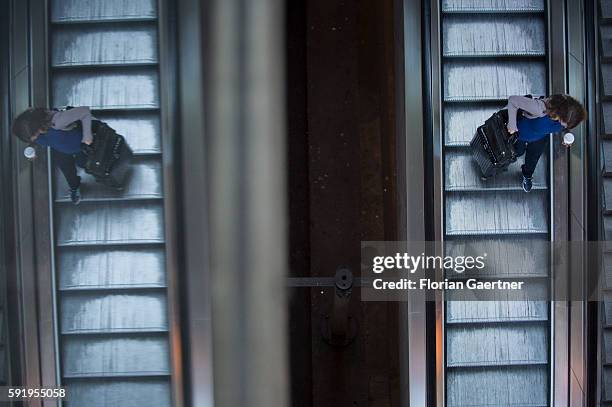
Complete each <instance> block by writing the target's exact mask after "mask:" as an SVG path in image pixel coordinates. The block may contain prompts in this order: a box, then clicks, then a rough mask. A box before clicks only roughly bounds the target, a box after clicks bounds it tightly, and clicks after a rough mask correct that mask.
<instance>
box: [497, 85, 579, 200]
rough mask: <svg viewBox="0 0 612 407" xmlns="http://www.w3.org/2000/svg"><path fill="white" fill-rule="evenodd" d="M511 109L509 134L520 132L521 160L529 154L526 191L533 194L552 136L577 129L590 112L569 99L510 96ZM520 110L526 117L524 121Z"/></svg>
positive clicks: (509, 104) (558, 96)
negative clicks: (542, 157)
mask: <svg viewBox="0 0 612 407" xmlns="http://www.w3.org/2000/svg"><path fill="white" fill-rule="evenodd" d="M507 109H508V132H509V133H510V134H514V133H516V132H517V131H518V139H517V141H516V144H515V145H514V147H515V148H516V153H517V155H518V156H519V157H520V156H522V155H523V154H525V163H524V164H523V165H522V166H521V170H522V173H523V190H524V191H525V192H529V191H531V187H532V184H533V183H532V178H533V172H534V171H535V168H536V165H537V164H538V160H539V159H540V156H541V155H542V152H544V149H545V148H546V145H547V142H548V135H549V134H551V133H558V132H565V131H567V130H569V129H573V128H574V127H576V126H578V125H579V124H580V122H582V121H583V120H584V119H585V118H586V115H587V112H586V110H585V109H584V107H583V106H582V105H581V104H580V102H578V101H577V100H576V99H574V98H573V97H571V96H568V95H552V96H550V97H547V98H542V99H533V98H530V97H528V96H510V97H509V98H508V106H507ZM519 110H520V111H521V113H522V114H521V115H520V117H518V116H519V115H518V112H519ZM565 145H566V147H569V146H570V144H565Z"/></svg>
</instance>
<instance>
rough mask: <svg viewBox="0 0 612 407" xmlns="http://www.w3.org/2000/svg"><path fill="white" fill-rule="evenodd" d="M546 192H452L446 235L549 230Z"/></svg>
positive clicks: (448, 200) (527, 232)
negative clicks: (544, 194) (544, 193)
mask: <svg viewBox="0 0 612 407" xmlns="http://www.w3.org/2000/svg"><path fill="white" fill-rule="evenodd" d="M543 192H544V191H537V190H536V191H532V192H530V193H525V192H523V191H518V192H494V191H491V192H488V193H486V194H485V193H482V192H474V193H469V194H463V195H461V194H456V195H455V194H451V195H449V196H448V197H447V199H446V214H447V216H446V222H445V223H446V234H447V235H496V234H517V235H520V234H532V233H547V232H548V225H547V221H548V209H547V207H546V200H545V199H544V196H543V195H542V193H543Z"/></svg>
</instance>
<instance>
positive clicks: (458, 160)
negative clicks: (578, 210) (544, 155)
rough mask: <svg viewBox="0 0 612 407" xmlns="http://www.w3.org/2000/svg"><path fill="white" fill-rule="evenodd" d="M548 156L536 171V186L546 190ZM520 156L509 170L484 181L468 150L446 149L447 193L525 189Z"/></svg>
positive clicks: (534, 187)
mask: <svg viewBox="0 0 612 407" xmlns="http://www.w3.org/2000/svg"><path fill="white" fill-rule="evenodd" d="M546 161H547V160H546V159H541V161H540V163H539V164H538V166H537V167H536V171H535V173H534V174H533V189H534V190H537V189H547V185H546V175H547V173H548V172H547V171H546V168H547V166H546ZM522 164H523V160H522V159H521V158H519V159H518V160H517V161H516V162H514V163H512V164H511V165H510V166H509V167H508V170H507V171H504V172H501V173H499V174H497V175H496V176H494V177H492V178H490V179H487V180H486V181H483V180H482V179H481V172H480V168H479V167H478V165H477V164H476V162H475V161H474V160H473V159H472V155H471V151H470V150H469V149H447V151H446V153H445V160H444V168H445V175H444V177H445V183H444V185H445V187H444V188H445V190H446V191H448V192H460V191H502V190H503V191H511V190H513V191H518V190H521V191H522V179H523V178H522V173H521V165H522Z"/></svg>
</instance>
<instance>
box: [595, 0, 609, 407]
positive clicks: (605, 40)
mask: <svg viewBox="0 0 612 407" xmlns="http://www.w3.org/2000/svg"><path fill="white" fill-rule="evenodd" d="M599 3H600V5H601V8H600V11H601V14H600V21H599V49H600V52H601V54H600V56H601V60H602V64H601V66H600V83H599V91H600V98H601V100H602V102H601V103H600V104H599V106H601V111H600V112H599V113H600V117H601V119H600V121H599V123H598V124H599V126H598V128H599V131H600V136H601V139H602V143H601V168H602V185H601V188H602V191H601V192H602V201H603V202H602V204H603V232H604V236H603V237H604V239H605V240H612V140H610V138H609V136H610V134H612V103H610V102H606V101H605V100H606V99H609V98H610V96H612V65H610V63H609V62H610V57H612V20H610V19H611V18H612V1H609V0H600V2H599ZM603 266H604V267H603V273H604V275H603V278H602V283H603V284H602V292H601V298H602V301H601V306H600V315H601V318H600V324H601V332H602V336H601V338H600V339H601V350H600V352H601V363H602V364H601V374H602V377H601V394H600V395H599V396H600V397H601V402H602V405H603V403H606V405H608V404H607V403H612V366H610V365H611V364H612V255H611V254H610V253H606V254H604V258H603Z"/></svg>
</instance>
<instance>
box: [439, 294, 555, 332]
mask: <svg viewBox="0 0 612 407" xmlns="http://www.w3.org/2000/svg"><path fill="white" fill-rule="evenodd" d="M547 319H548V305H547V303H546V302H545V301H449V302H448V303H447V305H446V323H447V324H460V323H494V322H527V321H546V320H547ZM492 329H493V330H495V329H496V327H494V328H492Z"/></svg>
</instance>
